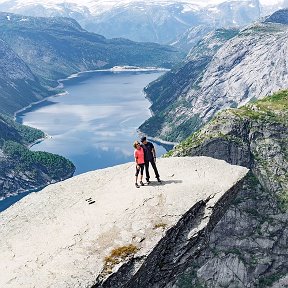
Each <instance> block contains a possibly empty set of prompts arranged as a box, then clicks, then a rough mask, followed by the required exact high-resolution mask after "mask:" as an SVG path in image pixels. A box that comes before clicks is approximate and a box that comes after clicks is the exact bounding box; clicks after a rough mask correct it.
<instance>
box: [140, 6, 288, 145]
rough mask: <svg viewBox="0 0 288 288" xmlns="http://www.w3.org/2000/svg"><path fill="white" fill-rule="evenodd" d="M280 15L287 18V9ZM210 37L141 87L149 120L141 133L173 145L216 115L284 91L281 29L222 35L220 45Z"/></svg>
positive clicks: (261, 26) (286, 35)
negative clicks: (163, 72) (158, 77)
mask: <svg viewBox="0 0 288 288" xmlns="http://www.w3.org/2000/svg"><path fill="white" fill-rule="evenodd" d="M277 13H278V12H277ZM281 13H282V12H281ZM283 13H285V15H287V17H288V11H287V10H285V11H284V12H283ZM271 17H272V16H271ZM268 19H269V18H268ZM271 19H272V18H271ZM220 35H221V34H220ZM215 36H216V39H215ZM215 36H213V34H212V37H211V36H210V37H209V36H208V37H207V38H205V39H204V40H203V41H204V42H203V41H201V42H199V44H198V45H196V46H195V47H194V48H193V49H192V50H191V52H190V54H189V55H188V57H187V61H186V62H185V63H184V64H183V65H180V67H178V68H175V69H173V70H172V71H170V72H168V73H167V74H165V75H163V76H162V77H161V78H160V79H157V80H156V81H154V82H152V83H151V84H149V85H148V87H146V89H145V92H146V95H147V97H148V99H149V100H150V101H151V102H152V106H151V111H152V113H153V117H151V118H150V119H148V120H147V121H146V122H145V123H144V124H143V125H142V126H141V127H140V130H141V131H143V132H144V133H147V134H148V135H150V136H153V137H160V138H162V139H164V140H168V141H172V142H177V141H180V140H182V139H184V138H186V137H188V136H189V135H190V134H191V133H192V132H193V131H196V130H197V129H199V127H201V126H202V125H203V124H204V123H206V122H207V121H208V120H209V119H211V117H212V116H213V115H214V114H215V113H217V112H218V111H219V110H222V109H225V108H228V107H237V106H241V105H244V104H245V103H247V102H249V101H251V100H253V99H256V98H262V97H264V96H265V95H268V94H270V93H272V92H274V91H278V90H279V89H283V88H286V87H287V84H288V83H287V68H288V67H287V62H286V57H285V55H286V54H287V49H288V46H287V43H288V41H287V40H288V26H287V25H285V24H280V23H274V22H271V21H270V22H268V21H267V22H264V23H257V24H254V25H252V26H249V27H247V28H245V29H243V30H241V31H240V33H239V34H238V35H236V36H235V32H232V33H231V32H229V30H227V32H225V33H224V34H223V36H225V37H222V38H221V39H222V40H221V41H219V37H218V36H217V33H216V35H215ZM231 37H232V38H231ZM229 38H231V39H230V40H228V39H229ZM217 41H218V42H219V45H215V42H216V43H217ZM210 44H211V45H210ZM205 47H206V48H205ZM211 47H212V49H211ZM213 47H214V48H213ZM168 83H169V84H168Z"/></svg>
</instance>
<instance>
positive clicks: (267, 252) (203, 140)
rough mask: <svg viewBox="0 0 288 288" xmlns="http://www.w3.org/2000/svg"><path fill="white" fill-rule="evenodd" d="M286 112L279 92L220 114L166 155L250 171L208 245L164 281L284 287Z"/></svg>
mask: <svg viewBox="0 0 288 288" xmlns="http://www.w3.org/2000/svg"><path fill="white" fill-rule="evenodd" d="M287 113H288V92H287V91H283V92H279V93H277V94H274V95H273V96H271V97H267V98H265V99H263V100H261V101H257V102H255V103H252V104H249V105H246V106H244V107H242V108H241V109H232V110H227V111H224V112H222V113H220V114H219V115H217V116H216V117H215V118H214V119H213V120H212V121H211V122H209V123H208V124H207V125H205V126H204V127H203V128H202V129H201V130H200V131H198V132H196V133H194V134H193V135H192V136H191V137H190V138H188V139H187V140H186V141H184V142H183V143H181V144H180V145H179V146H178V147H176V148H175V149H174V151H172V152H171V153H170V154H171V155H174V156H179V155H181V156H184V155H187V156H191V155H206V156H210V157H214V158H217V159H224V160H225V161H227V162H229V163H233V164H238V165H243V166H246V167H249V168H250V169H251V171H252V173H251V175H250V176H249V178H248V179H247V181H246V182H245V183H244V185H243V187H242V188H241V189H240V192H239V194H238V195H237V197H235V199H234V201H233V202H232V205H231V206H230V207H229V209H228V211H227V212H226V213H225V215H224V217H223V218H222V219H221V220H220V222H219V223H218V224H217V225H216V226H215V229H214V230H213V231H212V232H211V234H210V235H209V244H208V245H207V248H206V250H205V251H203V253H202V254H201V255H200V256H199V257H198V259H196V260H194V261H193V262H192V261H190V264H189V265H188V266H190V267H189V268H187V269H186V271H185V272H184V273H183V274H182V275H181V276H179V277H177V278H176V279H174V280H173V281H170V284H169V285H168V284H167V285H168V286H167V287H179V288H185V287H194V286H195V287H261V288H262V287H275V288H276V287H286V286H287V285H288V279H287V274H288V265H287V258H288V254H287V238H288V213H287V211H288V201H287V199H288V189H287V188H288V187H287V185H288V184H287V183H288V178H287V177H288V153H287V147H288V145H287V139H288V122H287V119H288V114H287ZM285 285H286V286H285Z"/></svg>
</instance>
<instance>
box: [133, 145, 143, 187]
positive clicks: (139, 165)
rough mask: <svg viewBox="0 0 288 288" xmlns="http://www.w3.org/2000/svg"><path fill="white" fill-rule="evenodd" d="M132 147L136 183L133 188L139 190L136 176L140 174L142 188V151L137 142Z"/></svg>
mask: <svg viewBox="0 0 288 288" xmlns="http://www.w3.org/2000/svg"><path fill="white" fill-rule="evenodd" d="M133 147H134V148H135V150H134V158H135V163H136V174H135V176H136V182H135V186H136V187H137V188H140V186H139V185H138V175H139V172H140V185H141V186H144V183H143V181H142V180H143V171H144V166H145V160H144V149H143V148H142V147H141V145H140V143H139V142H138V141H135V142H134V144H133Z"/></svg>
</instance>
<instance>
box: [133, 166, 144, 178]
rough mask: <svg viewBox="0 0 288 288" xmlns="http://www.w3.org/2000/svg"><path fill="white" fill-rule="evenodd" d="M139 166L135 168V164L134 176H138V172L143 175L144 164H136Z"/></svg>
mask: <svg viewBox="0 0 288 288" xmlns="http://www.w3.org/2000/svg"><path fill="white" fill-rule="evenodd" d="M138 165H139V166H140V167H139V169H138V168H137V166H136V173H135V176H138V175H139V172H140V173H141V175H143V171H144V164H138Z"/></svg>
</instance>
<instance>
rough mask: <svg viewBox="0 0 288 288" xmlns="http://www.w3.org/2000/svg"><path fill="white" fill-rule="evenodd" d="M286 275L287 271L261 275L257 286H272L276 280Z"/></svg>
mask: <svg viewBox="0 0 288 288" xmlns="http://www.w3.org/2000/svg"><path fill="white" fill-rule="evenodd" d="M285 275H286V274H285V273H279V272H278V273H275V274H271V275H267V276H264V277H261V278H260V279H259V282H258V284H257V286H256V287H258V288H264V287H271V286H272V285H273V284H274V283H275V282H277V281H279V280H280V279H281V278H282V277H284V276H285Z"/></svg>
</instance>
